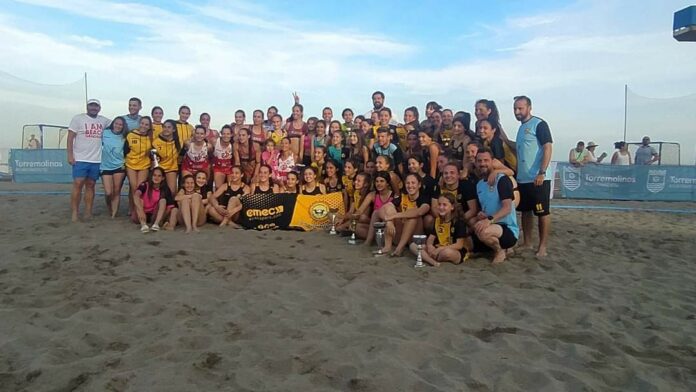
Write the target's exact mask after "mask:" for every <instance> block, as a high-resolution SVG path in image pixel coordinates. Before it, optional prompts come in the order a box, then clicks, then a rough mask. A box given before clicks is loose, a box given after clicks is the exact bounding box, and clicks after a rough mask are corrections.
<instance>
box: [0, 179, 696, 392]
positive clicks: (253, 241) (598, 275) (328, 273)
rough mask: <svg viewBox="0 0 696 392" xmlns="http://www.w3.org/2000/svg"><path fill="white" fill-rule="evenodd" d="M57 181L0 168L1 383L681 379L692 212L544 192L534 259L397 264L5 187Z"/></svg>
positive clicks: (337, 240)
mask: <svg viewBox="0 0 696 392" xmlns="http://www.w3.org/2000/svg"><path fill="white" fill-rule="evenodd" d="M67 189H69V188H68V187H66V186H64V185H17V184H10V183H0V192H4V194H2V195H0V246H1V248H0V249H2V261H0V390H2V391H24V390H27V391H73V390H76V391H217V390H224V391H260V390H284V391H319V390H321V391H324V390H356V391H454V390H473V391H493V390H498V391H563V390H572V391H580V390H596V391H680V390H683V391H687V390H691V391H693V390H696V338H694V333H695V332H696V303H694V301H695V300H696V276H695V274H694V268H695V267H694V266H695V260H696V256H695V255H696V236H694V234H695V232H696V215H694V214H682V215H677V214H666V213H651V212H627V211H618V212H617V211H597V210H587V209H583V210H565V209H556V210H554V211H553V214H554V215H553V235H552V238H551V246H550V249H549V251H550V256H549V257H548V258H546V259H544V260H538V259H536V258H535V257H534V255H533V253H531V252H529V253H523V254H518V255H515V256H514V257H513V258H512V259H511V260H509V261H508V262H506V263H504V264H503V265H500V266H491V265H489V263H488V262H487V260H485V259H475V260H473V261H471V262H469V263H467V264H464V265H459V266H454V265H443V266H441V267H440V268H437V269H435V268H426V269H422V270H415V269H413V268H412V267H411V266H412V264H413V261H414V260H413V258H396V259H390V258H374V257H372V256H371V254H370V251H369V250H368V249H366V248H365V247H356V246H349V245H347V243H346V238H342V237H332V236H329V235H328V234H326V233H301V232H280V231H277V232H257V231H243V230H238V231H235V230H231V229H228V230H220V229H218V228H217V227H215V226H212V225H209V226H206V227H204V228H203V229H202V232H201V233H200V234H192V235H185V234H184V233H183V231H182V230H177V231H176V232H173V233H171V232H159V233H148V234H141V233H140V232H139V230H138V229H139V227H138V226H137V225H134V224H131V223H129V222H128V221H127V219H126V218H125V217H123V218H119V219H117V220H114V221H112V220H111V219H109V218H107V217H106V216H105V215H106V214H105V208H104V205H103V200H102V199H101V198H98V199H97V203H96V206H97V207H98V208H97V210H96V213H97V216H96V217H95V218H94V219H93V220H92V221H90V222H86V223H77V224H71V223H69V215H70V214H69V199H68V196H67V195H20V194H7V192H8V191H13V190H19V191H41V190H43V191H56V190H57V191H65V190H67ZM555 203H556V204H573V203H574V205H579V204H587V202H577V201H576V202H571V201H568V200H560V201H555ZM615 204H616V205H623V206H626V205H632V206H639V207H643V208H647V207H661V208H678V209H691V210H694V209H696V204H694V203H678V204H677V203H615Z"/></svg>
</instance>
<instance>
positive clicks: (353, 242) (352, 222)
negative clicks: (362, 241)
mask: <svg viewBox="0 0 696 392" xmlns="http://www.w3.org/2000/svg"><path fill="white" fill-rule="evenodd" d="M357 228H358V218H357V217H356V216H355V215H353V216H351V217H350V232H351V234H350V238H349V239H348V244H350V245H356V244H357V243H358V241H357V240H356V239H355V230H356V229H357Z"/></svg>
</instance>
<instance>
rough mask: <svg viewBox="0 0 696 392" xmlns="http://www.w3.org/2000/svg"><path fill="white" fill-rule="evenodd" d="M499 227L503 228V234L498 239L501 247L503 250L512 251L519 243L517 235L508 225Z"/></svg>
mask: <svg viewBox="0 0 696 392" xmlns="http://www.w3.org/2000/svg"><path fill="white" fill-rule="evenodd" d="M497 225H498V226H500V227H502V228H503V234H501V235H500V238H498V242H500V247H501V248H503V249H510V248H512V247H513V246H515V244H516V243H517V238H516V237H515V233H513V232H512V230H510V228H509V227H507V225H501V224H499V223H497Z"/></svg>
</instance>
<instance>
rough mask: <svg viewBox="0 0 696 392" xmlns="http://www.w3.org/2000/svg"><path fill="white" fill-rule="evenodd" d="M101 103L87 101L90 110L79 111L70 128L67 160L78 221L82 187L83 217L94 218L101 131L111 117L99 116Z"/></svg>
mask: <svg viewBox="0 0 696 392" xmlns="http://www.w3.org/2000/svg"><path fill="white" fill-rule="evenodd" d="M99 111H101V104H100V103H99V101H98V100H96V99H90V100H88V101H87V113H83V114H78V115H77V116H75V117H73V119H72V121H70V127H68V131H69V132H68V163H69V164H70V165H72V176H73V187H72V193H71V194H70V207H71V209H72V221H73V222H77V221H78V211H79V207H80V199H81V198H82V188H84V189H85V211H84V218H85V219H90V218H91V217H92V205H93V204H94V185H95V184H96V182H97V179H99V164H100V163H101V152H102V133H103V131H104V128H106V127H108V126H109V123H110V120H109V119H108V118H106V117H104V116H100V115H99Z"/></svg>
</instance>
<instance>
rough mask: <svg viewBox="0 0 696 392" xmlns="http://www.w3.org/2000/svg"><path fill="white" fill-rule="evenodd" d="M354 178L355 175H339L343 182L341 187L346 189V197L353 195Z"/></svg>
mask: <svg viewBox="0 0 696 392" xmlns="http://www.w3.org/2000/svg"><path fill="white" fill-rule="evenodd" d="M354 178H355V177H353V178H350V177H348V176H347V175H345V174H344V175H343V176H342V177H341V182H342V183H343V188H344V189H345V190H346V193H347V194H348V197H353V192H355V188H354V187H353V179H354Z"/></svg>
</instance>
